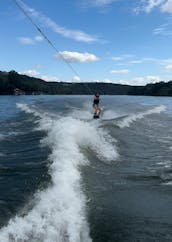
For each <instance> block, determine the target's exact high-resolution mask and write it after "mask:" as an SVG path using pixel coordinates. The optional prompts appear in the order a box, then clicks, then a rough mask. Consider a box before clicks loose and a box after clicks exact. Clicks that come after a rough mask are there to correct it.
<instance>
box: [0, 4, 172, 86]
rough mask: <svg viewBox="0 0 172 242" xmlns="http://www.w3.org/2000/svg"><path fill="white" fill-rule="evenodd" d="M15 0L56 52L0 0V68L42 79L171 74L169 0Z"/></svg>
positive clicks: (130, 79)
mask: <svg viewBox="0 0 172 242" xmlns="http://www.w3.org/2000/svg"><path fill="white" fill-rule="evenodd" d="M18 2H19V3H20V4H22V6H23V8H24V9H25V11H27V13H28V14H29V15H30V16H31V17H32V18H33V20H34V21H35V22H36V23H37V24H38V26H39V27H40V28H41V29H42V30H43V32H44V33H45V34H46V35H47V36H48V38H49V39H50V40H51V41H52V42H53V44H54V45H55V46H56V48H57V49H58V51H59V53H56V52H55V50H53V48H51V46H50V45H49V44H48V43H47V42H46V41H45V39H43V38H42V36H41V35H40V33H39V32H38V31H37V30H36V29H35V28H34V26H33V25H32V24H31V23H30V22H29V21H28V19H27V18H26V17H25V16H24V15H23V13H22V12H21V11H20V10H19V9H18V8H17V6H16V5H15V4H14V2H13V1H12V0H1V3H0V18H1V21H0V29H1V38H0V53H1V54H0V70H2V71H9V70H16V71H17V72H19V73H24V74H27V75H31V76H35V77H40V78H42V79H44V80H46V81H97V82H112V83H123V84H131V85H145V84H146V83H150V82H158V81H169V80H172V44H171V43H172V0H63V1H55V0H51V1H48V0H24V1H20V0H18ZM62 59H65V60H66V61H67V62H68V63H70V65H72V68H74V70H75V71H76V73H74V72H73V71H72V70H71V68H69V66H68V65H66V63H65V62H64V61H63V60H62Z"/></svg>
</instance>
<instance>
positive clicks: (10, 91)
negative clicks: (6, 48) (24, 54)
mask: <svg viewBox="0 0 172 242" xmlns="http://www.w3.org/2000/svg"><path fill="white" fill-rule="evenodd" d="M95 92H99V93H100V94H101V95H132V96H168V97H169V96H172V81H169V82H167V83H165V82H158V83H155V84H147V85H146V86H130V85H122V84H113V83H96V82H84V83H83V82H80V83H79V82H75V83H73V82H46V81H44V80H42V79H39V78H35V77H30V76H26V75H21V74H19V73H17V72H15V71H10V72H2V71H0V95H16V96H18V95H93V94H94V93H95Z"/></svg>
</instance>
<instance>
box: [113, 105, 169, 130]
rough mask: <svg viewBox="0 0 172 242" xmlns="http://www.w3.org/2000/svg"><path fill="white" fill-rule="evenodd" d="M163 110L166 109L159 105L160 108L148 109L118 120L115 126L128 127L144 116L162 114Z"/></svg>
mask: <svg viewBox="0 0 172 242" xmlns="http://www.w3.org/2000/svg"><path fill="white" fill-rule="evenodd" d="M165 110H166V107H165V106H164V105H161V106H158V107H155V108H153V109H149V110H147V111H145V112H142V113H137V114H131V115H129V116H128V117H126V118H124V119H123V120H120V121H119V122H117V125H118V126H119V127H120V128H125V127H129V126H130V124H131V123H133V122H135V121H136V120H137V119H142V118H144V117H145V116H147V115H150V114H154V113H161V112H164V111H165Z"/></svg>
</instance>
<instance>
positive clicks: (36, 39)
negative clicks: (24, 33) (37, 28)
mask: <svg viewBox="0 0 172 242" xmlns="http://www.w3.org/2000/svg"><path fill="white" fill-rule="evenodd" d="M43 39H44V38H43V37H42V36H40V35H37V36H35V41H38V42H41V41H43Z"/></svg>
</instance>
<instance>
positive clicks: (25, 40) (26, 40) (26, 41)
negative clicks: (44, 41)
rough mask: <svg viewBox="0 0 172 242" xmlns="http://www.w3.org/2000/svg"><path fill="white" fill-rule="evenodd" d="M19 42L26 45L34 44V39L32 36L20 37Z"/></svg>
mask: <svg viewBox="0 0 172 242" xmlns="http://www.w3.org/2000/svg"><path fill="white" fill-rule="evenodd" d="M18 40H19V42H20V43H21V44H24V45H33V44H34V41H33V39H31V38H28V37H19V38H18Z"/></svg>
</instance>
